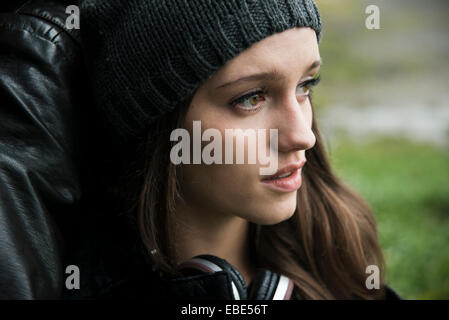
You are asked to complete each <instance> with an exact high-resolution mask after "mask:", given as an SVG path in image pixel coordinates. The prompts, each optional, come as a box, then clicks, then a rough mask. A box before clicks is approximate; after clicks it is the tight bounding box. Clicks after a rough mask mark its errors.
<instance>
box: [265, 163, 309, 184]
mask: <svg viewBox="0 0 449 320" xmlns="http://www.w3.org/2000/svg"><path fill="white" fill-rule="evenodd" d="M306 161H307V160H305V159H304V160H303V161H301V162H298V163H291V164H289V165H286V166H285V167H283V168H281V169H279V170H278V171H277V172H276V173H275V174H273V175H272V176H269V177H267V178H264V179H262V181H265V180H275V179H279V178H285V177H288V176H290V175H291V174H292V173H293V172H294V171H295V170H298V169H301V168H302V167H303V166H304V164H305V163H306Z"/></svg>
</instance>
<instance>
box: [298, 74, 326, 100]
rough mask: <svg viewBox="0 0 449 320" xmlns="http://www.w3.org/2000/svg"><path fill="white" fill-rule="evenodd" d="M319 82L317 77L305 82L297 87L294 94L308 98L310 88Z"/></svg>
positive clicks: (319, 78)
mask: <svg viewBox="0 0 449 320" xmlns="http://www.w3.org/2000/svg"><path fill="white" fill-rule="evenodd" d="M320 80H321V77H320V76H317V77H315V78H313V79H310V80H306V81H304V82H303V83H300V84H299V85H298V87H296V94H298V95H300V96H308V95H309V94H310V91H311V90H312V87H314V86H316V85H317V84H318V83H319V82H320Z"/></svg>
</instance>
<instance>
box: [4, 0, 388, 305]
mask: <svg viewBox="0 0 449 320" xmlns="http://www.w3.org/2000/svg"><path fill="white" fill-rule="evenodd" d="M22 2H24V1H22ZM64 2H65V1H59V2H55V1H45V0H31V1H27V2H24V3H22V4H20V5H17V4H16V5H11V6H10V7H9V8H8V10H2V11H3V12H2V13H0V243H1V245H0V299H61V298H65V299H79V298H89V299H90V298H128V299H133V298H173V297H195V298H206V297H207V298H216V299H230V297H231V296H232V293H231V291H230V286H229V283H230V279H229V276H228V275H227V274H226V273H224V272H218V273H215V274H213V275H201V276H194V277H189V278H183V279H178V280H174V281H173V280H171V279H168V278H165V277H161V276H160V274H159V273H158V272H154V271H151V266H150V264H149V262H148V261H147V259H146V256H147V255H146V254H144V252H145V250H144V249H143V247H142V244H141V242H140V241H139V239H138V238H137V234H138V233H137V231H136V230H135V229H134V228H133V227H132V224H131V223H129V221H128V218H127V217H123V216H119V215H117V214H116V213H115V212H117V211H118V210H116V203H114V202H113V199H112V198H111V197H110V195H109V194H108V193H107V192H101V191H100V190H105V189H106V187H107V186H108V185H111V184H112V183H113V181H111V179H113V178H111V177H113V176H114V175H113V174H112V175H111V174H108V173H111V172H114V170H115V169H116V168H115V167H114V165H115V164H114V163H115V162H114V161H112V160H111V159H110V158H112V157H113V156H111V155H110V154H108V150H110V148H109V145H108V143H107V140H106V139H104V137H103V136H102V129H101V126H100V125H98V123H99V122H98V119H99V117H98V115H97V114H96V109H95V107H94V105H93V99H92V97H91V94H90V92H89V86H88V85H87V83H86V82H87V81H86V79H87V78H88V77H87V75H86V74H85V68H84V67H83V65H84V63H83V56H82V49H81V41H80V36H79V30H76V29H71V30H69V29H67V28H66V26H65V21H66V19H67V17H68V14H66V13H65V9H66V6H67V5H68V4H70V3H64ZM6 5H7V3H3V4H2V6H6ZM1 9H5V7H3V8H1ZM69 265H76V266H78V267H79V270H80V276H81V277H80V279H81V286H80V289H73V290H68V289H66V285H65V281H66V277H67V276H68V275H67V274H65V270H66V267H67V266H69ZM393 297H394V293H392V292H390V298H393Z"/></svg>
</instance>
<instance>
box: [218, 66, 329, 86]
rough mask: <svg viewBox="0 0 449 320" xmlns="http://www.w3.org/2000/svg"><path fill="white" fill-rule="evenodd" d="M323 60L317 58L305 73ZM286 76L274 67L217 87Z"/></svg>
mask: <svg viewBox="0 0 449 320" xmlns="http://www.w3.org/2000/svg"><path fill="white" fill-rule="evenodd" d="M322 63H323V62H322V60H321V59H320V60H316V61H314V62H313V63H312V64H311V65H310V66H309V67H308V68H307V70H306V72H305V73H307V72H309V71H311V70H313V69H315V68H316V67H318V66H320V65H321V64H322ZM283 78H284V76H283V75H282V73H281V72H280V71H279V70H278V69H273V70H271V71H267V72H261V73H255V74H252V75H249V76H245V77H242V78H239V79H236V80H232V81H229V82H227V83H225V84H222V85H220V86H218V87H216V88H215V89H220V88H223V87H226V86H229V85H231V84H235V83H237V82H240V81H255V80H271V81H279V80H282V79H283Z"/></svg>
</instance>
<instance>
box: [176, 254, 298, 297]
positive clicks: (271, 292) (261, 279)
mask: <svg viewBox="0 0 449 320" xmlns="http://www.w3.org/2000/svg"><path fill="white" fill-rule="evenodd" d="M178 269H179V270H180V271H182V272H184V273H188V272H189V271H190V273H191V272H192V271H193V272H195V273H215V272H219V271H225V272H226V273H227V274H228V275H229V276H230V279H231V286H232V294H233V298H234V300H248V299H249V300H289V299H290V297H291V295H292V291H293V286H294V285H293V281H292V280H291V279H290V278H288V277H286V276H284V275H279V274H277V273H275V272H273V271H270V270H267V269H260V270H259V271H258V272H257V274H256V276H255V277H254V279H253V280H252V281H251V284H250V285H249V287H248V288H246V284H245V281H244V280H243V277H242V275H241V274H240V272H239V271H238V270H237V269H236V268H235V267H233V266H232V265H231V264H230V263H228V262H227V261H226V260H224V259H221V258H218V257H216V256H213V255H209V254H203V255H198V256H195V257H193V258H191V259H189V260H187V261H185V262H183V263H181V264H180V265H179V266H178Z"/></svg>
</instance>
